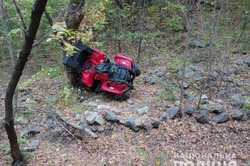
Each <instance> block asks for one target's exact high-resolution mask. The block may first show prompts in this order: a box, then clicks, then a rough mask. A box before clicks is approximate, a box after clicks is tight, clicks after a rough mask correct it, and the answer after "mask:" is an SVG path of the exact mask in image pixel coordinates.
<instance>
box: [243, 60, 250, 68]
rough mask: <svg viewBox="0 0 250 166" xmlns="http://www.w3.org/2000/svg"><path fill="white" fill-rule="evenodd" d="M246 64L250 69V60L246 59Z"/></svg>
mask: <svg viewBox="0 0 250 166" xmlns="http://www.w3.org/2000/svg"><path fill="white" fill-rule="evenodd" d="M244 63H245V64H246V65H247V66H248V67H250V58H247V59H245V60H244Z"/></svg>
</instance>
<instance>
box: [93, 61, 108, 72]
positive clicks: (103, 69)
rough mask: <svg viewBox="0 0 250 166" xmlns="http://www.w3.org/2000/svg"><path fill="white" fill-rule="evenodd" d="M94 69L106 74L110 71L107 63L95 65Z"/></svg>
mask: <svg viewBox="0 0 250 166" xmlns="http://www.w3.org/2000/svg"><path fill="white" fill-rule="evenodd" d="M95 69H96V71H97V72H99V73H108V72H109V70H110V64H109V63H100V64H98V65H96V67H95Z"/></svg>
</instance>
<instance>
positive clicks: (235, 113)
mask: <svg viewBox="0 0 250 166" xmlns="http://www.w3.org/2000/svg"><path fill="white" fill-rule="evenodd" d="M243 117H244V113H243V112H242V111H240V110H236V111H233V112H232V113H231V118H232V119H233V120H238V121H240V120H242V119H243Z"/></svg>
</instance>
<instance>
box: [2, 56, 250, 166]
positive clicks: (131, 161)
mask: <svg viewBox="0 0 250 166" xmlns="http://www.w3.org/2000/svg"><path fill="white" fill-rule="evenodd" d="M154 58H155V59H156V60H157V61H158V62H159V63H158V64H156V65H150V63H151V62H150V61H148V62H147V61H146V62H145V64H144V67H143V72H142V75H141V76H140V77H139V78H138V79H137V80H136V81H135V90H133V92H132V94H131V97H130V99H129V100H127V101H124V102H117V101H114V100H112V99H110V98H109V97H107V96H106V95H103V94H96V93H92V92H86V93H85V97H84V98H83V99H82V100H83V101H81V102H80V101H79V99H78V97H77V96H76V95H74V94H70V96H69V97H72V98H74V97H76V100H74V101H73V103H72V101H70V104H69V105H65V104H62V102H60V101H59V102H58V101H57V98H58V96H59V97H60V96H61V95H60V94H59V92H60V91H62V89H63V87H64V86H65V82H66V78H65V77H64V76H62V75H59V76H57V77H53V78H52V77H41V78H39V79H34V80H33V81H31V83H27V80H29V79H31V74H33V73H32V72H30V71H34V69H31V67H32V65H31V64H32V62H31V64H29V65H28V67H27V68H26V71H25V74H24V76H23V78H22V82H21V85H22V83H23V82H26V83H27V84H28V86H24V87H22V86H20V88H19V91H18V96H19V97H18V101H17V103H18V104H17V105H18V108H17V111H16V129H17V133H18V136H19V143H20V144H21V148H22V149H23V150H24V149H27V147H30V146H35V148H34V149H33V150H32V152H27V151H25V152H24V155H25V158H26V159H27V164H28V165H46V166H47V165H55V166H58V165H79V166H80V165H86V166H92V165H121V166H124V165H157V166H160V165H167V166H171V165H175V164H176V162H178V161H186V162H189V161H194V162H198V161H201V162H202V161H211V162H212V161H218V162H222V161H225V162H227V163H229V161H230V160H233V161H237V163H238V165H245V166H247V164H248V166H249V164H250V120H244V121H243V120H242V121H233V120H231V119H230V120H229V121H227V122H226V123H221V124H215V123H208V124H201V123H198V122H197V121H196V119H195V118H194V117H192V116H191V117H190V116H188V115H184V116H183V117H182V118H176V119H174V120H167V121H165V122H162V123H161V124H160V126H159V128H158V129H151V130H150V131H143V130H140V131H138V132H134V131H132V130H131V129H129V128H127V127H125V126H123V125H119V124H111V123H109V122H105V124H104V129H103V131H104V132H99V133H97V135H98V138H97V139H93V138H90V137H86V138H84V139H83V140H78V139H76V138H74V137H72V136H71V135H70V134H68V133H67V132H65V131H64V130H63V129H61V130H60V129H59V130H52V129H50V128H49V127H48V119H47V114H46V110H47V109H48V108H49V107H54V108H55V109H56V110H57V113H59V114H60V115H61V116H62V117H63V119H65V120H66V121H68V122H71V123H72V124H75V125H79V122H80V121H81V119H82V118H83V117H84V116H85V115H86V114H85V113H86V112H88V111H95V112H98V113H102V112H103V111H106V110H108V111H110V110H111V111H113V112H115V113H116V114H119V115H120V116H122V117H124V118H127V117H131V116H133V117H140V116H146V117H147V118H153V119H159V117H160V116H161V113H162V112H164V111H165V110H166V108H168V107H171V106H173V105H175V104H176V103H177V104H178V102H176V100H178V99H176V100H172V101H167V100H165V98H166V97H169V96H166V95H165V96H164V95H162V94H163V93H162V92H163V87H162V84H161V82H162V80H164V79H165V78H161V77H162V76H159V75H160V74H159V73H160V72H165V71H164V70H165V66H164V65H165V64H166V63H165V62H164V60H162V59H161V58H163V57H161V56H159V57H158V56H156V57H154ZM244 58H245V59H246V58H249V55H245V56H244V57H243V59H244ZM236 63H237V62H236V61H235V63H234V64H233V65H237V64H236ZM238 63H241V64H240V65H238V66H240V67H242V66H243V68H242V69H241V70H240V73H241V74H244V75H246V76H249V74H250V73H249V71H250V70H249V67H248V66H247V65H245V66H244V65H243V62H238ZM148 66H150V67H148ZM35 71H37V70H35ZM1 73H3V74H4V75H5V76H6V73H7V71H6V72H1ZM7 77H8V76H6V79H7ZM2 78H4V77H2ZM3 80H4V79H1V88H0V92H1V93H0V94H1V96H0V97H1V98H0V121H1V120H2V119H3V116H4V105H3V104H4V92H5V88H6V82H7V81H3ZM145 80H146V81H145ZM148 80H150V81H148ZM160 80H161V81H160ZM245 80H246V81H247V82H248V83H249V80H250V79H249V77H246V78H245ZM248 85H250V84H248ZM247 87H248V86H247ZM229 89H230V90H232V89H231V88H229ZM191 91H192V90H188V92H190V94H191ZM239 92H240V93H241V94H242V95H243V96H249V92H248V91H246V90H240V91H239ZM75 93H76V92H75ZM225 93H226V94H225ZM230 93H235V92H224V93H223V94H224V95H222V96H224V97H220V98H219V97H217V98H216V99H215V98H212V99H211V97H210V99H209V100H211V101H216V100H220V102H221V101H222V103H223V106H224V107H225V111H226V112H228V113H231V112H232V111H233V110H235V109H238V108H235V107H232V106H231V105H230V103H229V102H228V100H227V99H228V97H230V95H231V94H230ZM63 95H67V93H66V94H63ZM167 95H168V94H167ZM225 96H227V97H225ZM63 98H64V99H65V96H64V97H63ZM66 99H67V98H66ZM145 107H146V108H147V109H148V110H147V112H146V113H145V114H143V115H140V114H138V109H140V108H145ZM30 129H33V130H34V131H33V132H35V133H34V135H31V136H30V135H28V136H26V137H21V135H25V132H27V130H30ZM0 140H1V142H0V165H10V163H11V161H12V160H11V157H10V151H9V147H8V140H7V136H6V133H5V131H4V128H3V126H0Z"/></svg>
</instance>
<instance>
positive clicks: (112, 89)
mask: <svg viewBox="0 0 250 166" xmlns="http://www.w3.org/2000/svg"><path fill="white" fill-rule="evenodd" d="M75 47H76V48H77V51H76V52H75V53H73V55H65V56H64V59H63V64H64V65H65V67H66V73H67V75H68V78H69V80H70V82H71V84H72V85H73V86H74V87H84V88H90V89H92V90H94V91H96V92H100V91H101V92H107V93H109V94H111V95H112V96H113V97H114V98H115V99H116V100H126V99H128V98H129V93H130V91H131V90H132V89H133V81H134V78H135V77H136V76H139V75H140V70H139V68H138V66H137V65H136V64H135V61H134V60H133V59H132V58H130V57H128V56H125V55H123V54H119V53H118V54H116V55H114V62H111V61H110V59H108V58H107V57H106V56H105V54H104V53H103V52H102V51H100V50H98V49H95V48H94V49H92V48H89V47H88V46H86V45H84V44H83V43H82V42H81V41H78V42H77V43H76V44H75Z"/></svg>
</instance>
